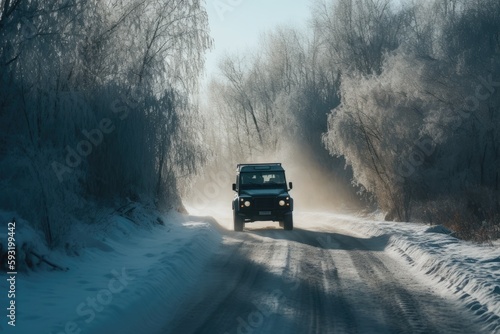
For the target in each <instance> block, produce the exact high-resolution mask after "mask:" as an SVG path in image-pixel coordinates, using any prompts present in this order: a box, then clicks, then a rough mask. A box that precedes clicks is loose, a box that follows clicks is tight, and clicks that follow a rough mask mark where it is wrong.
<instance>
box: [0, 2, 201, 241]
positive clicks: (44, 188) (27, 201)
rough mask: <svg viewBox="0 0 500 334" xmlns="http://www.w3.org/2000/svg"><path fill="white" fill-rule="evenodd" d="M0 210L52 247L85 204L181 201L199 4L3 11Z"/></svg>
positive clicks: (29, 6)
mask: <svg viewBox="0 0 500 334" xmlns="http://www.w3.org/2000/svg"><path fill="white" fill-rule="evenodd" d="M0 12H1V16H0V67H1V72H0V73H1V77H0V80H1V81H0V85H1V89H0V105H1V106H2V107H1V109H0V110H1V111H0V133H1V135H0V166H1V170H2V173H1V175H0V183H1V184H2V193H1V194H0V196H1V206H2V208H3V209H7V210H12V211H17V212H18V213H19V214H20V215H23V216H24V218H26V219H28V220H30V221H32V222H34V223H35V224H37V226H39V227H40V228H41V229H43V230H44V231H45V234H46V237H47V240H48V242H49V243H50V244H51V245H55V244H57V243H58V242H59V241H60V240H59V239H58V238H60V237H61V235H62V234H61V233H60V232H61V231H62V230H64V229H65V228H67V226H68V225H69V222H70V221H71V219H72V217H74V216H77V215H79V214H80V213H81V214H83V216H85V207H84V206H85V204H84V203H85V200H86V199H89V198H92V199H97V200H98V201H100V202H101V203H102V201H103V200H105V201H109V203H111V202H113V201H120V200H125V199H126V198H128V199H130V200H142V201H148V202H151V203H153V202H154V203H156V204H157V205H159V206H162V207H172V206H175V205H177V203H176V202H178V198H177V186H176V178H177V176H178V175H179V174H181V173H182V175H185V174H186V173H187V174H189V173H190V172H192V171H193V170H194V169H195V168H196V166H197V164H198V163H199V161H200V154H199V152H198V151H197V150H196V145H197V140H198V138H196V137H194V136H191V135H186V134H185V133H184V132H185V131H186V130H187V129H189V128H190V126H191V121H192V119H194V118H196V116H195V115H196V113H197V103H196V98H195V96H194V95H195V94H196V93H197V84H198V76H199V74H200V71H201V70H202V68H203V63H204V51H205V50H206V49H207V48H209V47H210V43H211V42H210V38H209V35H208V19H207V15H206V12H205V10H204V7H203V2H201V1H185V0H171V1H170V0H169V1H167V0H147V1H144V0H119V1H90V0H50V1H37V0H30V1H28V0H26V1H25V0H18V1H2V2H1V8H0Z"/></svg>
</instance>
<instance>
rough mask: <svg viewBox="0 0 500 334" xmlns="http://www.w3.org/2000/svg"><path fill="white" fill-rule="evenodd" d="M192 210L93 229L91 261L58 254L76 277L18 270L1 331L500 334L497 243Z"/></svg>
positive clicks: (402, 227)
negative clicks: (12, 315) (246, 219)
mask: <svg viewBox="0 0 500 334" xmlns="http://www.w3.org/2000/svg"><path fill="white" fill-rule="evenodd" d="M131 212H132V211H131ZM192 213H193V216H182V215H179V214H175V213H171V214H168V215H164V214H161V213H157V212H150V211H148V210H143V209H141V208H140V207H137V208H135V209H134V210H133V214H128V215H126V217H125V216H123V215H112V216H110V217H109V218H108V224H107V225H106V228H105V229H103V228H102V227H101V226H100V225H92V226H88V225H85V226H82V227H81V228H80V229H79V232H78V235H77V237H78V240H80V241H81V242H82V245H84V247H83V248H82V249H80V250H79V253H78V256H75V255H68V254H67V253H66V252H64V251H55V252H51V253H48V256H49V258H50V259H51V260H53V261H55V262H56V263H59V264H60V265H62V266H64V267H67V268H69V270H68V271H65V272H61V271H50V270H49V269H48V268H45V269H44V268H43V267H42V268H38V269H37V270H35V271H28V272H23V273H20V274H19V275H18V277H17V285H16V287H17V292H16V305H18V309H17V317H16V327H11V326H9V325H7V320H5V319H4V320H5V321H4V322H2V323H0V332H5V333H22V334H25V333H26V334H31V333H49V334H86V333H89V334H109V333H120V334H128V333H130V334H136V333H144V334H167V333H174V334H178V333H179V334H189V333H211V334H212V333H221V334H226V333H227V334H232V333H243V334H248V333H300V334H302V333H467V334H469V333H495V334H500V318H499V316H500V247H499V246H498V245H496V246H488V245H477V244H473V243H467V242H463V241H460V240H457V239H455V238H453V237H451V236H449V235H446V234H443V233H442V232H443V231H440V229H439V228H438V227H431V228H429V226H425V225H423V224H404V223H390V222H384V221H381V220H380V219H376V218H366V217H358V216H356V215H352V214H339V213H333V212H317V211H314V212H296V213H295V229H294V230H293V231H284V230H283V229H282V228H279V227H278V224H277V223H273V222H261V223H254V224H247V226H246V228H245V230H244V232H233V231H232V219H231V217H230V216H229V215H230V214H231V211H230V209H229V210H228V209H227V207H226V208H224V209H222V208H212V209H211V210H208V209H207V208H204V209H203V210H202V211H200V212H196V211H195V210H192ZM206 214H211V215H212V216H213V217H214V218H212V217H205V216H204V215H206ZM197 215H198V216H197ZM7 216H11V215H10V214H9V215H7ZM158 222H161V223H162V224H158ZM23 225H24V226H25V225H27V224H22V225H21V226H23ZM28 232H29V231H27V230H26V231H25V230H24V229H22V228H20V229H19V231H18V233H17V234H16V235H17V236H19V237H20V239H19V242H20V245H21V243H22V238H23V237H24V238H27V237H28V236H29V235H30V234H29V233H28ZM436 232H440V233H436ZM0 237H2V238H3V237H4V236H0ZM7 288H8V286H7V282H6V281H5V280H2V281H0V291H7ZM6 300H7V299H6V298H2V299H0V304H1V305H0V306H1V308H2V309H4V310H5V307H6V303H5V302H6Z"/></svg>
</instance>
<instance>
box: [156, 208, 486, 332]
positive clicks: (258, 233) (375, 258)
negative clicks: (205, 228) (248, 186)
mask: <svg viewBox="0 0 500 334" xmlns="http://www.w3.org/2000/svg"><path fill="white" fill-rule="evenodd" d="M218 221H219V222H220V223H221V225H223V226H224V227H225V228H227V229H230V227H231V221H230V219H228V218H227V217H226V218H219V219H218ZM295 221H296V229H295V230H294V231H291V232H290V231H284V230H282V229H281V228H279V227H278V226H277V224H275V223H257V224H247V226H246V229H245V232H243V233H235V232H229V231H228V232H225V233H224V238H223V244H222V246H221V247H220V248H219V249H218V251H217V252H216V253H215V254H214V255H213V256H212V258H211V260H210V261H209V262H208V263H207V264H206V265H205V267H204V270H203V273H202V275H201V277H200V279H199V280H198V283H197V285H196V287H194V288H193V289H192V290H191V293H190V294H189V295H188V296H186V298H184V301H183V303H182V304H180V305H178V307H177V310H178V311H177V314H176V315H175V317H174V319H175V320H174V321H173V322H169V323H167V324H165V327H164V329H163V331H162V333H480V332H484V329H483V328H482V327H481V326H480V325H479V324H477V319H475V318H474V317H473V316H472V314H471V313H470V312H467V310H466V308H465V307H463V305H462V304H461V303H459V302H458V301H457V300H455V299H454V298H453V297H452V296H449V295H447V294H446V293H442V292H439V291H437V289H438V288H433V287H431V286H430V285H429V284H425V281H422V280H420V279H418V278H415V277H414V275H413V274H412V273H410V272H409V271H408V267H407V266H406V265H405V264H404V263H402V262H400V261H397V260H396V259H394V257H392V256H390V255H389V254H387V253H386V252H385V251H384V250H385V249H386V247H387V245H388V240H389V237H388V236H384V235H381V236H375V237H371V238H366V237H364V236H361V235H359V234H356V233H354V232H352V231H349V225H350V223H349V222H348V221H344V222H342V221H341V220H339V216H338V215H330V214H312V213H302V214H296V217H295ZM342 226H343V228H342Z"/></svg>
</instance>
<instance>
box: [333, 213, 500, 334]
mask: <svg viewBox="0 0 500 334" xmlns="http://www.w3.org/2000/svg"><path fill="white" fill-rule="evenodd" d="M338 217H339V218H340V219H341V220H343V221H346V220H349V223H350V224H349V228H350V230H351V231H352V229H355V230H356V231H358V232H360V233H361V234H363V235H365V236H368V237H373V236H381V235H385V236H389V242H388V246H387V248H386V251H388V252H390V253H393V254H394V255H396V257H399V258H401V259H403V260H404V261H405V262H407V263H408V264H409V265H410V266H411V267H412V270H413V271H414V272H415V274H417V275H419V276H420V277H421V278H423V279H424V280H427V281H430V283H431V284H432V285H434V286H436V287H437V288H438V289H439V290H440V291H442V292H443V293H444V294H446V293H449V292H451V293H453V294H455V295H456V296H457V297H458V298H459V299H460V300H461V301H462V302H463V303H465V305H466V307H467V308H469V309H470V310H471V311H472V312H474V313H475V314H476V315H477V316H478V318H479V320H480V321H481V322H482V323H483V324H484V330H485V332H489V333H500V247H499V246H498V245H493V246H492V245H479V244H476V243H471V242H465V241H462V240H458V239H456V238H454V237H452V236H451V235H450V231H449V230H447V229H446V228H444V227H443V226H439V225H438V226H429V225H425V224H414V223H394V222H385V221H382V219H380V217H376V218H377V219H366V218H361V217H354V216H349V215H338ZM339 227H340V228H342V226H341V225H340V226H339Z"/></svg>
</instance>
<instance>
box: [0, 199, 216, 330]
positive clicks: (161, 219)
mask: <svg viewBox="0 0 500 334" xmlns="http://www.w3.org/2000/svg"><path fill="white" fill-rule="evenodd" d="M106 222H107V225H103V224H96V225H92V226H89V225H85V226H83V225H80V226H79V227H78V228H76V229H75V231H78V233H77V235H75V236H74V237H75V238H76V239H75V240H77V241H78V242H79V243H81V246H82V247H81V248H76V249H75V250H74V253H75V254H74V256H69V255H67V253H68V251H67V250H66V251H64V252H53V253H51V254H50V258H51V260H52V261H53V262H55V263H58V264H59V265H61V266H63V267H67V268H69V270H68V271H65V272H63V271H48V270H38V271H32V270H30V271H28V272H25V273H18V275H17V280H16V298H15V301H16V306H17V308H16V326H15V327H12V326H9V325H8V324H7V320H6V317H5V315H3V316H2V318H3V320H2V321H1V322H0V332H5V333H53V334H61V333H68V334H69V333H71V334H73V333H92V334H99V333H153V332H158V331H160V330H161V327H162V325H164V324H165V323H167V321H168V319H169V317H170V315H171V314H173V313H174V310H175V309H176V305H177V304H178V303H179V301H180V300H181V299H182V298H183V294H184V293H185V292H186V291H187V289H190V288H192V287H195V286H196V283H197V282H198V280H199V279H200V277H201V276H202V275H203V272H202V271H203V270H204V266H203V263H204V262H205V261H206V260H207V259H208V258H209V257H210V256H211V254H212V253H213V252H214V251H215V249H216V248H217V247H218V245H219V244H220V241H221V236H220V234H219V233H218V232H217V231H216V230H215V228H214V227H212V225H211V224H209V223H206V222H203V221H202V220H201V219H195V218H189V217H186V216H182V215H179V214H173V213H172V214H168V215H160V214H158V213H153V212H148V211H146V210H142V209H141V208H136V209H135V210H134V213H133V215H129V216H121V215H112V216H109V217H108V218H107V220H106ZM145 227H146V228H145ZM21 232H22V231H18V235H19V237H20V238H22V233H21ZM1 237H2V239H3V238H4V236H3V235H2V236H1ZM7 289H8V286H7V282H6V280H5V279H2V281H1V282H0V293H1V295H2V296H3V295H4V292H5V293H6V292H7ZM0 307H1V309H2V310H5V309H6V307H7V299H6V298H0ZM5 312H6V311H4V313H5Z"/></svg>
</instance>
